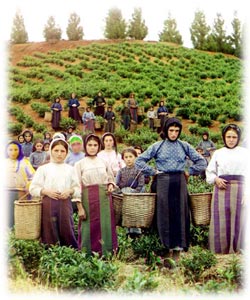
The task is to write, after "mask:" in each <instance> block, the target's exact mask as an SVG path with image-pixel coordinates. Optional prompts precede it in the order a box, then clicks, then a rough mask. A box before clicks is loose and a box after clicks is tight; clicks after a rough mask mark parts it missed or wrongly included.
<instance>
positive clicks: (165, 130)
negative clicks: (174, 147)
mask: <svg viewBox="0 0 250 300" xmlns="http://www.w3.org/2000/svg"><path fill="white" fill-rule="evenodd" d="M171 126H174V127H179V128H180V132H179V135H178V137H177V139H178V138H179V136H180V134H181V130H182V124H181V121H180V120H179V119H177V118H175V117H173V118H169V119H167V120H166V121H165V123H164V125H163V129H162V132H161V133H160V137H161V138H162V139H163V140H164V139H166V138H168V129H169V127H171ZM173 142H174V141H173Z"/></svg>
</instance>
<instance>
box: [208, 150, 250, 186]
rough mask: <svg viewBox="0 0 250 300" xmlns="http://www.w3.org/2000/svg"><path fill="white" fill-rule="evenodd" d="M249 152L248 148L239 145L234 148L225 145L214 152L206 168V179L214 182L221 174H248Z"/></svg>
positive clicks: (211, 182)
mask: <svg viewBox="0 0 250 300" xmlns="http://www.w3.org/2000/svg"><path fill="white" fill-rule="evenodd" d="M248 159H249V152H248V150H247V149H246V148H243V147H240V146H237V147H235V148H233V149H229V148H226V147H223V148H221V149H218V150H216V151H215V152H214V154H213V156H212V158H211V160H210V162H209V164H208V166H207V169H206V180H207V182H208V183H210V184H213V183H214V181H215V178H216V177H217V176H221V175H242V176H246V175H247V171H248V170H247V167H246V165H247V161H248Z"/></svg>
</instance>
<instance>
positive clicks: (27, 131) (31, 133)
mask: <svg viewBox="0 0 250 300" xmlns="http://www.w3.org/2000/svg"><path fill="white" fill-rule="evenodd" d="M25 133H29V134H30V136H31V140H30V142H32V140H33V132H32V131H31V130H28V129H26V130H24V132H23V133H22V135H23V137H24V142H26V139H25Z"/></svg>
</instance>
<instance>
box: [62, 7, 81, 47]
mask: <svg viewBox="0 0 250 300" xmlns="http://www.w3.org/2000/svg"><path fill="white" fill-rule="evenodd" d="M80 21H81V19H80V17H79V16H78V15H77V14H76V13H72V14H71V15H70V17H69V21H68V27H67V29H66V33H67V36H68V39H69V40H70V41H79V40H82V38H83V28H82V26H79V24H80Z"/></svg>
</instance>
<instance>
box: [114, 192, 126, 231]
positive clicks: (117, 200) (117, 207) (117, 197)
mask: <svg viewBox="0 0 250 300" xmlns="http://www.w3.org/2000/svg"><path fill="white" fill-rule="evenodd" d="M122 201H123V194H115V193H112V202H113V208H114V212H115V225H117V226H120V225H121V223H122Z"/></svg>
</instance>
